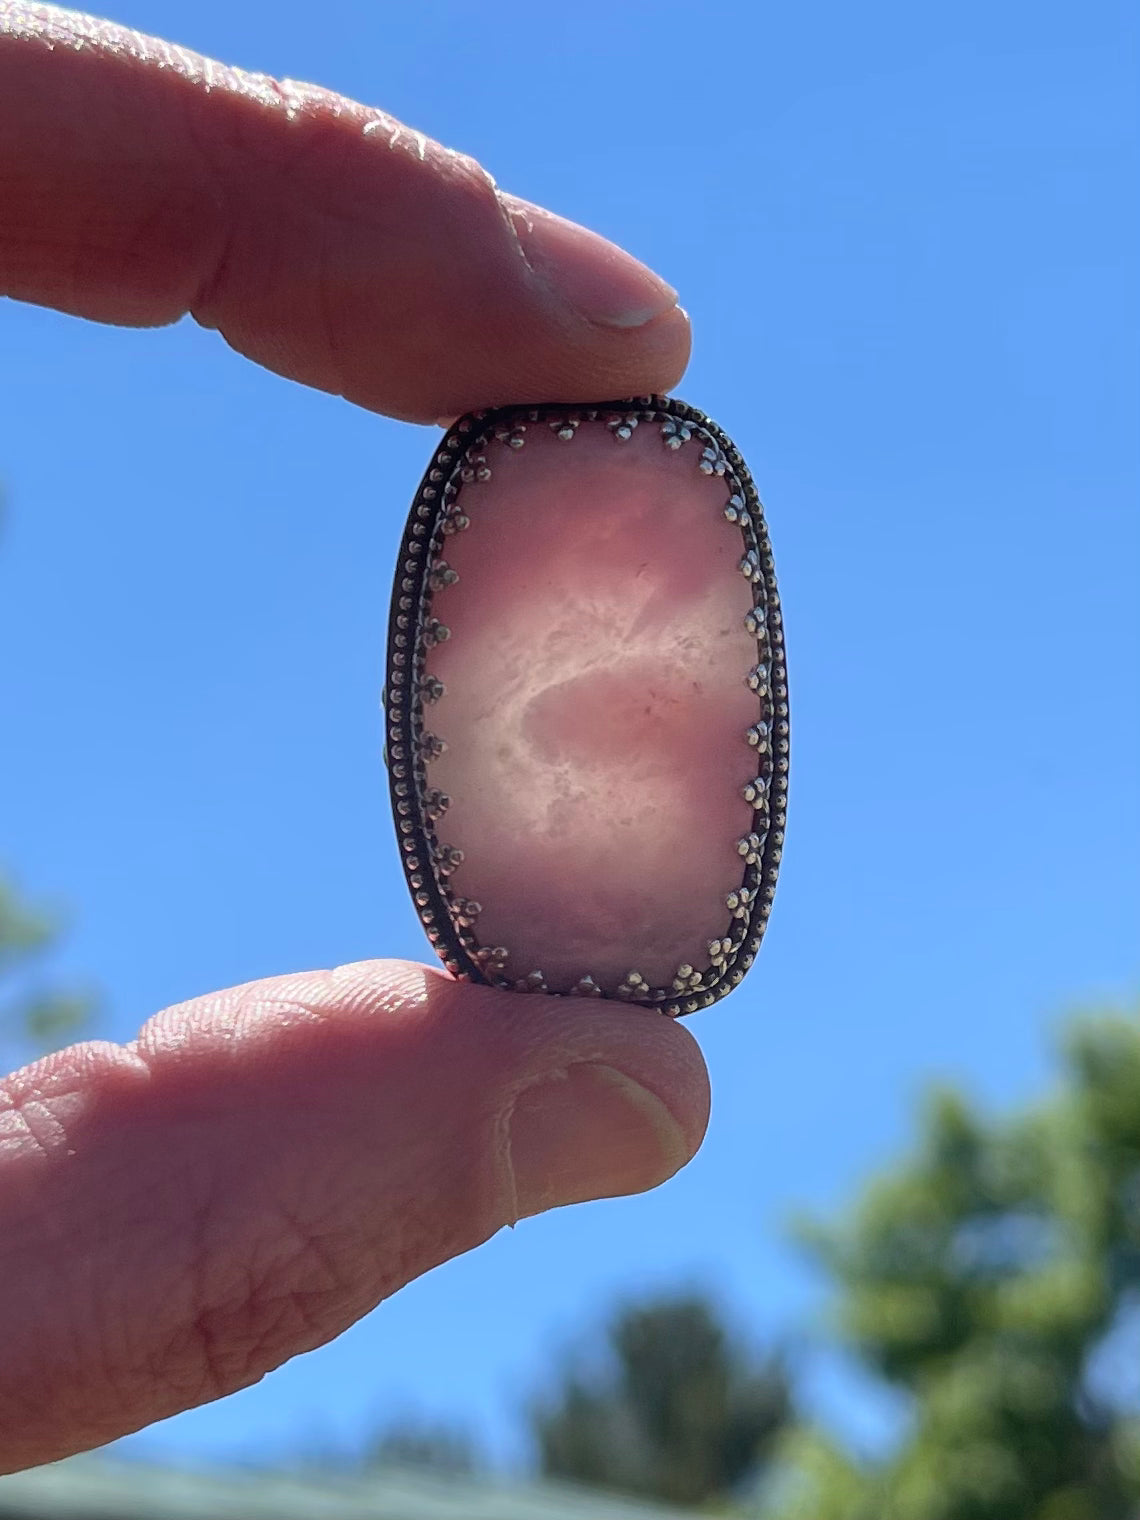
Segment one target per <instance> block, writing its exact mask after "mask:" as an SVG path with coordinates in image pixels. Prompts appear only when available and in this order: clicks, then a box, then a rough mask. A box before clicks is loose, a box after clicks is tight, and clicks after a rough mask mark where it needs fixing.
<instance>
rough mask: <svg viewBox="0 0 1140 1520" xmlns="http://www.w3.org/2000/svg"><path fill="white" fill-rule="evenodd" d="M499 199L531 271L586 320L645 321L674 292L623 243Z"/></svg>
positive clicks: (672, 300)
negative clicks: (617, 243) (623, 246)
mask: <svg viewBox="0 0 1140 1520" xmlns="http://www.w3.org/2000/svg"><path fill="white" fill-rule="evenodd" d="M499 200H500V202H501V204H502V206H503V210H504V212H505V213H506V217H507V220H508V222H509V223H510V225H511V227H512V229H513V230H514V234H515V236H516V238H517V239H518V243H519V246H520V248H521V249H522V254H523V257H524V258H525V260H526V262H527V264H528V265H529V267H530V268H531V269H532V270H533V272H534V273H535V274H536V275H537V276H538V277H539V279H540V280H542V281H543V282H544V283H545V284H546V285H548V286H549V287H550V288H551V289H552V290H553V291H554V292H555V294H557V295H558V296H560V297H561V298H562V299H563V300H564V301H565V302H566V303H567V304H568V305H570V306H572V307H573V308H574V310H575V311H577V312H578V314H579V315H580V316H583V317H585V319H586V321H587V322H597V323H599V324H601V325H602V326H603V327H644V326H645V324H646V323H647V322H652V321H653V318H654V317H659V316H661V315H662V313H663V312H666V311H672V309H673V307H674V306H676V304H677V292H676V291H675V290H674V289H673V287H672V286H671V285H667V284H666V283H665V281H664V280H663V279H661V278H660V276H659V275H655V274H654V273H653V271H652V270H651V269H647V268H646V267H645V265H644V264H642V263H640V262H639V261H638V260H637V259H635V258H633V257H632V255H630V254H628V253H626V252H625V250H624V249H621V248H619V247H617V245H616V244H615V243H611V242H609V241H608V240H607V239H606V238H603V237H599V236H598V234H597V233H596V232H590V231H589V230H588V229H587V228H585V227H579V226H578V224H577V223H576V222H568V221H566V219H565V218H564V217H561V216H555V215H554V213H553V212H551V211H546V210H544V209H543V208H542V207H541V206H532V205H531V204H530V202H529V201H523V200H519V199H518V198H517V196H513V195H504V194H502V192H500V193H499Z"/></svg>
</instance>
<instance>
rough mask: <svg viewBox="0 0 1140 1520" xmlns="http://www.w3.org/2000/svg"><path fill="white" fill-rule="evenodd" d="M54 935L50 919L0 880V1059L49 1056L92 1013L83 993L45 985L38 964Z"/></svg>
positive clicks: (55, 938)
mask: <svg viewBox="0 0 1140 1520" xmlns="http://www.w3.org/2000/svg"><path fill="white" fill-rule="evenodd" d="M59 930H60V925H59V920H58V918H57V917H56V916H55V915H52V914H50V913H47V912H44V911H43V910H42V909H35V908H32V907H30V906H29V905H28V904H27V903H26V902H25V901H24V900H23V899H22V898H21V897H20V896H19V894H18V893H17V892H16V889H15V888H14V887H13V886H12V884H11V882H9V881H6V880H5V879H4V878H3V877H0V1058H5V1059H6V1058H11V1059H13V1060H20V1059H23V1058H25V1057H28V1056H33V1055H37V1054H39V1053H41V1052H42V1051H44V1050H49V1049H51V1048H53V1047H54V1046H56V1045H59V1044H61V1043H63V1042H64V1041H65V1040H67V1039H69V1038H71V1037H72V1036H74V1035H75V1034H76V1033H78V1032H79V1031H80V1030H81V1029H82V1028H83V1026H84V1025H85V1024H86V1023H87V1021H88V1020H89V1018H90V1017H91V1015H92V1013H93V1012H94V1008H95V1000H94V999H93V998H92V997H91V996H90V995H89V994H88V993H84V992H77V991H74V990H66V989H63V988H60V987H58V986H53V985H51V984H49V983H48V982H47V981H46V980H45V979H44V976H43V973H42V970H41V963H42V960H43V958H44V957H45V956H46V955H47V953H48V952H49V951H50V950H51V949H52V948H53V947H54V946H55V944H56V943H57V941H58V938H59Z"/></svg>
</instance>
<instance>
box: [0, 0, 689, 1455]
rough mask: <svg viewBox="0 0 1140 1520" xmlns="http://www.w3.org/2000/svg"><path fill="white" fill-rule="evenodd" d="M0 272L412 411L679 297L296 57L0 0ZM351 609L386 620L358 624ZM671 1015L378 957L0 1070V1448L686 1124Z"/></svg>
mask: <svg viewBox="0 0 1140 1520" xmlns="http://www.w3.org/2000/svg"><path fill="white" fill-rule="evenodd" d="M0 208H2V209H0V293H6V294H8V295H12V296H15V297H16V298H18V299H22V300H28V301H35V302H38V303H40V304H42V305H46V306H52V307H55V308H57V309H59V310H62V311H66V312H71V313H74V314H76V315H78V316H84V317H89V318H92V319H95V320H97V321H105V322H115V323H121V324H127V325H137V326H157V325H160V324H163V323H166V322H172V321H175V320H177V318H178V317H180V316H181V315H183V314H184V313H185V312H190V313H191V315H193V316H194V318H195V319H196V320H197V321H198V322H200V323H201V324H202V325H204V326H206V327H213V328H217V329H218V330H219V331H220V332H221V333H222V335H223V336H224V337H225V338H226V340H227V342H229V343H230V344H231V345H232V346H233V347H234V348H236V349H237V350H238V351H239V352H240V353H243V354H245V355H247V356H248V357H250V358H253V359H255V360H257V361H258V362H259V363H262V364H264V365H266V366H268V367H269V368H270V369H273V370H275V371H277V372H278V373H280V374H283V375H286V376H289V377H291V378H293V379H296V380H299V381H301V382H302V383H304V384H308V385H313V386H317V387H319V388H321V389H324V390H329V391H333V392H336V393H338V394H340V395H343V396H345V397H346V398H348V399H349V400H351V401H354V402H357V403H358V404H360V405H362V406H365V407H369V408H372V409H373V410H376V411H382V412H386V413H388V414H390V415H392V416H395V417H401V418H405V419H409V420H416V421H432V420H435V419H439V418H450V417H452V416H454V415H456V414H458V413H460V412H462V411H465V410H467V409H469V408H472V407H476V406H480V405H486V404H490V403H499V402H509V401H524V400H533V401H541V400H544V399H563V400H574V399H582V400H589V399H591V398H593V397H596V396H600V395H622V394H642V393H647V392H652V391H658V390H666V389H668V388H669V387H670V386H672V385H674V384H675V383H676V381H677V380H678V378H679V377H680V375H681V373H682V371H683V369H684V366H685V362H686V359H687V356H688V342H689V337H688V322H687V319H686V318H685V316H684V313H683V312H681V311H680V310H679V309H678V308H677V306H676V305H675V301H674V298H673V293H672V292H671V291H670V290H669V289H668V287H666V286H665V285H663V284H662V282H660V281H659V280H658V279H657V278H656V276H654V275H652V274H650V272H649V271H648V270H646V269H644V268H643V267H642V266H641V265H639V264H637V263H636V262H635V261H634V260H632V259H630V258H629V257H628V256H627V255H625V254H623V253H621V252H620V251H619V250H617V249H615V248H613V247H612V245H610V244H608V243H606V242H604V241H603V240H602V239H599V238H596V237H594V236H593V235H592V234H589V233H586V232H585V231H583V230H582V229H580V228H574V227H572V226H571V224H569V223H566V222H562V221H561V220H560V219H557V218H554V217H551V216H550V215H549V214H548V213H545V212H542V211H540V210H538V209H537V208H534V207H527V206H525V205H524V204H523V203H521V202H517V201H513V200H512V199H511V198H510V197H504V196H502V195H501V194H500V193H499V192H498V191H496V189H495V187H494V185H493V183H492V181H491V180H490V178H489V177H488V176H487V175H486V174H485V172H484V171H483V170H481V169H480V168H479V167H478V166H477V165H476V164H474V163H473V162H472V161H471V160H470V159H467V158H464V157H462V156H460V155H457V154H454V153H451V152H449V151H448V150H446V149H444V148H441V147H440V146H439V145H438V144H435V143H432V142H430V141H427V140H425V139H424V138H423V137H422V136H421V135H420V134H419V133H416V132H413V131H410V130H409V129H408V128H405V127H401V126H400V125H399V124H398V123H396V122H394V121H392V119H391V118H389V117H387V116H384V115H383V114H382V113H381V112H378V111H375V110H372V109H369V108H366V107H364V106H361V105H358V104H355V103H353V102H351V101H346V100H343V99H341V98H340V97H338V96H335V95H332V94H330V93H328V92H327V91H323V90H319V89H316V88H315V87H313V86H309V85H295V84H290V83H285V84H281V83H277V82H274V81H272V80H269V79H266V78H264V77H262V76H250V75H246V74H241V73H238V72H236V71H233V70H227V69H223V68H222V67H221V66H219V65H217V64H213V63H210V62H208V61H205V60H203V59H201V58H197V57H195V56H193V55H191V54H188V53H186V52H184V51H183V50H181V49H177V48H173V47H171V46H169V45H168V44H165V43H162V42H156V41H154V40H152V39H147V38H143V37H140V36H138V35H137V34H134V33H130V32H126V31H124V30H123V29H121V28H117V27H113V26H111V25H109V24H107V23H104V22H100V21H95V20H92V19H90V18H87V17H81V16H76V15H73V14H71V13H68V12H63V11H55V10H52V9H49V8H46V7H39V6H35V7H27V6H24V5H20V4H10V3H6V0H0ZM377 636H378V637H379V636H380V630H379V627H378V628H377ZM707 1115H708V1085H707V1078H706V1074H705V1070H704V1066H703V1063H702V1061H701V1057H700V1055H699V1053H698V1051H697V1047H696V1045H695V1044H694V1042H693V1040H692V1038H691V1037H690V1036H689V1034H688V1033H687V1032H686V1031H685V1030H684V1029H683V1028H681V1027H680V1026H679V1025H676V1024H674V1023H671V1022H670V1021H669V1020H667V1019H664V1018H662V1017H661V1016H660V1015H659V1014H657V1013H654V1012H652V1011H649V1010H645V1009H640V1008H634V1007H625V1006H615V1005H614V1004H611V1003H608V1002H602V1003H599V1002H596V1001H592V1000H591V1001H585V1000H576V1001H574V1002H568V1001H563V1000H555V999H542V998H524V997H521V996H517V995H514V994H509V993H501V992H497V991H494V990H492V989H489V988H484V987H475V986H469V985H463V984H460V983H457V982H454V981H452V980H450V979H449V978H448V977H447V976H445V975H444V974H443V973H442V972H440V971H436V970H429V969H427V968H424V967H417V966H413V965H410V964H407V963H404V962H397V961H370V962H365V963H362V964H360V965H355V966H347V967H342V968H340V969H339V970H336V971H321V972H309V973H302V974H297V975H292V976H284V977H278V978H273V979H270V980H266V981H261V982H254V983H251V984H249V985H248V986H245V987H239V988H235V989H232V990H230V991H228V992H222V993H218V994H216V995H214V996H210V997H204V998H199V999H196V1000H195V1001H193V1002H190V1003H185V1004H182V1005H181V1006H179V1007H177V1008H172V1009H168V1010H167V1011H166V1012H165V1013H162V1014H159V1015H158V1016H157V1017H156V1018H154V1019H152V1020H151V1021H150V1022H149V1023H148V1024H147V1025H146V1026H145V1027H144V1029H143V1030H142V1032H141V1034H140V1035H139V1037H138V1039H137V1040H135V1041H133V1042H132V1043H130V1044H129V1045H123V1046H118V1045H113V1044H110V1043H106V1042H91V1043H88V1044H84V1045H79V1046H75V1047H73V1048H71V1049H69V1050H65V1051H61V1052H59V1053H57V1054H56V1055H53V1056H50V1057H48V1058H46V1059H45V1060H43V1061H40V1062H37V1063H36V1064H35V1065H33V1066H30V1067H27V1068H25V1069H24V1070H23V1071H20V1072H17V1073H16V1074H15V1075H13V1076H12V1077H10V1078H8V1079H7V1081H6V1082H3V1083H0V1348H2V1349H0V1472H3V1471H11V1470H14V1469H17V1468H20V1467H25V1466H31V1465H33V1464H35V1463H39V1462H46V1461H49V1460H52V1459H54V1458H57V1457H61V1456H64V1455H66V1454H68V1453H69V1452H75V1451H79V1450H83V1449H86V1448H89V1447H92V1446H96V1445H99V1444H101V1443H103V1442H106V1441H109V1440H112V1439H114V1438H115V1437H117V1436H121V1435H124V1434H126V1433H127V1432H129V1431H132V1430H136V1429H138V1428H139V1427H140V1426H143V1425H146V1424H148V1423H150V1422H151V1421H154V1420H158V1419H162V1418H164V1417H166V1416H168V1415H171V1414H174V1413H176V1412H177V1411H178V1410H181V1409H186V1408H190V1407H192V1406H194V1405H196V1404H200V1403H203V1402H205V1401H207V1400H210V1399H214V1398H219V1397H221V1396H223V1395H225V1394H227V1393H231V1392H233V1391H234V1390H235V1389H238V1388H242V1387H245V1386H247V1385H249V1384H251V1383H254V1382H256V1381H257V1380H258V1379H259V1378H260V1377H262V1376H263V1375H264V1374H265V1373H266V1372H268V1371H270V1370H271V1369H272V1368H274V1367H276V1366H278V1365H280V1363H282V1362H283V1361H285V1360H287V1359H288V1358H289V1357H291V1356H294V1355H296V1354H298V1353H299V1352H302V1351H307V1350H310V1349H312V1348H313V1347H315V1346H318V1345H321V1344H322V1343H323V1342H325V1341H327V1340H329V1339H331V1338H332V1337H333V1336H335V1335H337V1334H339V1333H340V1332H341V1331H342V1330H344V1329H345V1328H347V1326H349V1325H350V1324H352V1323H353V1321H354V1320H356V1319H358V1318H359V1317H360V1316H361V1315H363V1314H366V1313H367V1312H368V1311H369V1310H370V1309H371V1308H372V1307H373V1306H374V1305H375V1304H377V1303H378V1302H379V1301H380V1300H381V1299H383V1298H385V1297H387V1296H388V1295H389V1294H391V1293H393V1292H395V1291H396V1289H398V1288H400V1287H401V1286H403V1285H404V1284H405V1283H407V1282H409V1281H410V1280H411V1279H413V1278H415V1277H417V1276H419V1275H420V1274H421V1273H422V1272H425V1271H427V1270H428V1269H429V1268H431V1267H433V1266H436V1265H438V1264H439V1263H440V1262H442V1261H444V1260H446V1259H447V1258H449V1257H451V1256H454V1255H457V1254H459V1253H460V1252H462V1251H466V1250H470V1249H471V1248H472V1247H473V1246H476V1245H478V1244H480V1243H481V1242H482V1241H484V1240H486V1239H487V1238H488V1237H489V1236H491V1235H493V1234H494V1233H495V1232H496V1231H497V1230H498V1229H500V1228H501V1227H502V1226H503V1225H504V1224H509V1223H513V1222H514V1221H515V1220H517V1219H519V1218H523V1217H525V1216H527V1215H532V1214H536V1213H539V1212H541V1211H543V1210H545V1209H548V1208H553V1207H557V1206H558V1205H561V1204H566V1203H573V1202H578V1201H582V1200H585V1199H589V1198H601V1197H610V1196H615V1195H619V1194H623V1193H634V1192H639V1191H642V1190H644V1189H646V1188H650V1187H653V1186H654V1185H656V1184H657V1183H659V1182H661V1181H663V1180H664V1179H665V1178H667V1177H669V1176H671V1175H672V1174H673V1173H674V1172H675V1171H676V1170H677V1169H678V1168H679V1167H680V1166H682V1165H684V1163H685V1162H686V1161H687V1160H688V1159H689V1158H690V1157H691V1156H692V1154H693V1152H694V1151H695V1150H696V1148H697V1146H698V1145H699V1144H700V1140H701V1137H702V1135H703V1133H704V1128H705V1124H706V1121H707Z"/></svg>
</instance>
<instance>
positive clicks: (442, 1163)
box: [0, 962, 708, 1471]
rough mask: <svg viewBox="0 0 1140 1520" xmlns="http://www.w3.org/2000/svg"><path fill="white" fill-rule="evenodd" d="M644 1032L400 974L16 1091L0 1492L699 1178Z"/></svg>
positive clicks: (289, 1000) (140, 1043) (696, 1089)
mask: <svg viewBox="0 0 1140 1520" xmlns="http://www.w3.org/2000/svg"><path fill="white" fill-rule="evenodd" d="M707 1116H708V1087H707V1078H706V1075H705V1070H704V1065H703V1062H702V1060H701V1057H700V1054H699V1052H698V1050H697V1047H696V1045H695V1043H694V1042H693V1040H692V1038H691V1036H690V1035H689V1034H688V1033H687V1031H686V1030H684V1029H683V1028H681V1027H680V1026H679V1025H676V1024H673V1023H671V1022H670V1021H668V1020H667V1019H664V1018H662V1017H661V1016H660V1015H659V1014H657V1013H654V1012H652V1011H651V1010H645V1009H639V1008H626V1007H622V1006H615V1005H614V1004H611V1003H601V1004H599V1003H594V1002H589V1001H586V1000H578V999H574V1000H570V999H554V998H544V997H538V996H536V997H525V996H520V995H517V994H508V993H499V992H495V991H494V990H492V989H489V988H481V987H472V986H467V985H462V984H460V983H457V982H454V981H451V980H449V979H448V978H446V977H445V976H443V975H442V974H440V973H438V972H434V971H428V970H426V969H425V968H423V967H417V966H411V965H408V964H406V963H403V962H367V963H363V964H361V965H356V966H347V967H343V968H341V969H339V970H337V971H331V972H313V973H308V974H304V975H297V976H289V977H279V978H275V979H272V980H269V981H262V982H254V983H251V984H249V985H248V986H245V987H239V988H235V989H232V990H231V991H229V992H224V993H219V994H217V995H216V996H213V997H208V998H202V999H198V1000H196V1001H194V1002H192V1003H186V1004H183V1005H181V1006H179V1007H177V1008H173V1009H170V1010H168V1011H167V1012H166V1013H164V1014H160V1015H159V1016H158V1017H157V1018H156V1019H154V1020H152V1021H151V1022H150V1023H149V1024H148V1025H147V1026H146V1027H145V1028H144V1030H143V1031H142V1033H141V1035H140V1037H139V1039H138V1040H137V1041H135V1042H134V1043H133V1044H132V1045H130V1046H127V1047H119V1046H113V1045H107V1044H89V1045H84V1046H76V1047H73V1048H72V1049H71V1050H68V1051H63V1052H60V1053H59V1054H58V1055H55V1056H52V1057H50V1058H48V1059H47V1060H45V1061H42V1062H39V1063H37V1064H36V1065H34V1066H31V1067H28V1068H26V1069H25V1070H24V1071H22V1072H18V1073H16V1074H15V1076H13V1077H11V1078H9V1079H8V1081H7V1082H6V1083H4V1084H0V1270H2V1273H3V1278H4V1283H5V1291H4V1294H3V1296H2V1297H0V1344H3V1345H4V1348H5V1354H4V1358H3V1361H2V1362H0V1471H10V1470H13V1469H15V1468H19V1467H22V1466H29V1465H32V1464H34V1463H38V1462H45V1461H49V1460H52V1459H54V1458H57V1457H61V1456H64V1455H66V1454H67V1453H69V1452H73V1451H78V1450H83V1449H86V1448H89V1447H92V1446H96V1445H99V1444H102V1443H103V1442H106V1441H109V1440H112V1439H114V1438H115V1437H118V1436H121V1435H124V1434H126V1433H128V1432H129V1431H132V1430H136V1429H138V1428H139V1427H140V1426H142V1425H145V1424H148V1423H150V1422H151V1421H153V1420H158V1419H162V1418H165V1417H166V1416H168V1415H171V1414H174V1413H176V1412H177V1411H179V1410H181V1409H185V1408H189V1407H191V1406H193V1405H195V1404H200V1403H204V1402H207V1401H208V1400H210V1399H214V1398H218V1397H221V1396H223V1395H225V1394H227V1393H230V1392H233V1391H234V1390H235V1389H238V1388H241V1387H245V1386H247V1385H249V1384H251V1383H254V1382H257V1381H258V1380H259V1379H260V1378H261V1377H262V1376H263V1375H264V1374H265V1373H266V1372H268V1371H270V1370H271V1369H272V1368H274V1367H276V1366H278V1365H280V1363H282V1362H283V1361H286V1360H287V1359H288V1358H289V1357H292V1356H295V1355H297V1354H298V1353H300V1352H303V1351H308V1350H311V1349H312V1348H313V1347H315V1346H318V1345H321V1344H322V1343H324V1342H325V1341H327V1340H330V1339H331V1338H332V1337H334V1336H335V1335H337V1334H339V1333H340V1332H341V1331H342V1330H344V1329H346V1328H347V1327H348V1326H349V1325H350V1324H352V1323H353V1321H354V1320H356V1319H358V1318H359V1317H360V1316H361V1315H363V1314H365V1313H367V1312H368V1310H369V1309H371V1308H372V1307H373V1306H374V1305H375V1304H376V1303H378V1302H379V1301H380V1300H381V1299H382V1298H385V1297H387V1296H388V1295H389V1294H391V1293H393V1292H395V1291H396V1290H397V1289H398V1288H400V1287H401V1286H403V1284H404V1283H406V1282H409V1281H410V1280H411V1279H413V1278H415V1277H417V1276H419V1275H420V1274H421V1273H423V1272H425V1271H427V1270H429V1269H430V1268H431V1267H433V1266H436V1265H438V1264H439V1263H440V1262H442V1261H444V1260H446V1259H447V1258H449V1257H451V1256H455V1255H457V1254H459V1253H460V1252H463V1251H466V1250H470V1249H471V1248H472V1247H474V1246H476V1245H478V1244H479V1243H480V1242H482V1241H484V1240H486V1239H487V1238H488V1237H489V1236H490V1235H492V1234H494V1233H495V1232H496V1231H497V1230H498V1229H500V1228H501V1227H502V1226H503V1225H504V1224H510V1223H514V1222H515V1220H517V1219H519V1218H521V1217H523V1216H525V1215H530V1214H535V1213H538V1212H540V1211H542V1210H544V1209H549V1208H553V1207H556V1206H558V1205H560V1204H567V1203H575V1202H580V1201H583V1200H585V1199H589V1198H601V1197H608V1196H614V1195H617V1194H622V1193H632V1192H639V1191H642V1190H644V1189H646V1188H650V1187H653V1186H654V1185H655V1184H657V1183H659V1182H662V1181H664V1180H665V1179H666V1178H667V1177H669V1176H671V1175H672V1174H673V1173H674V1172H675V1171H676V1170H677V1169H678V1168H679V1167H680V1166H682V1165H683V1164H684V1163H685V1162H686V1161H687V1160H688V1159H689V1157H690V1156H691V1155H692V1154H693V1152H694V1151H695V1150H696V1148H697V1146H698V1145H699V1143H700V1140H701V1138H702V1136H703V1133H704V1128H705V1124H706V1121H707Z"/></svg>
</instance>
